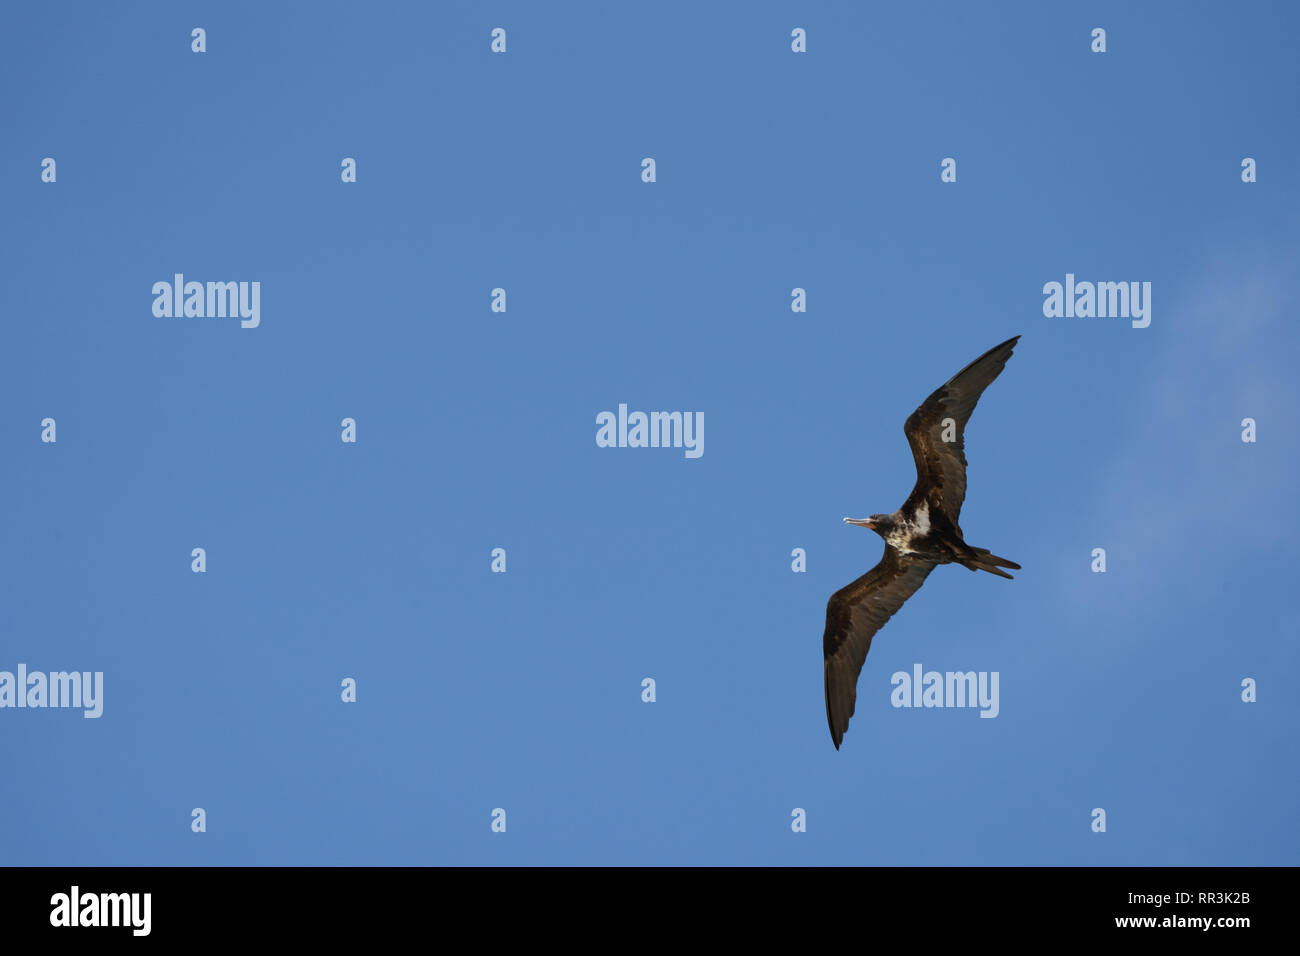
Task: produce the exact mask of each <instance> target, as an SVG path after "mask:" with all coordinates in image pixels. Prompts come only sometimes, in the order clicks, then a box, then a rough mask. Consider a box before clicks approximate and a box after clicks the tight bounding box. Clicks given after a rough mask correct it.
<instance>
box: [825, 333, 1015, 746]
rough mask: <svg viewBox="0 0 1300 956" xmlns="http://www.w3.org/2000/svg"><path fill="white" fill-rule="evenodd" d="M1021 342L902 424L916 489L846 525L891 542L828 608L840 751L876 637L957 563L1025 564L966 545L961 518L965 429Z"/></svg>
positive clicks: (832, 717) (996, 352)
mask: <svg viewBox="0 0 1300 956" xmlns="http://www.w3.org/2000/svg"><path fill="white" fill-rule="evenodd" d="M1019 340H1020V336H1018V335H1017V336H1016V337H1015V338H1013V339H1007V341H1005V342H1003V343H1002V344H1001V345H997V346H994V347H993V348H991V349H989V350H988V351H987V352H985V353H984V354H983V355H981V356H980V357H979V358H977V359H976V360H975V361H973V362H971V363H970V364H969V365H967V366H966V367H965V368H964V369H962V370H961V371H960V372H958V373H957V374H956V375H954V376H953V377H952V378H951V379H949V380H948V381H947V382H946V383H945V384H943V385H941V386H940V387H939V388H937V389H935V391H934V393H933V394H931V395H930V397H929V398H927V399H926V400H925V401H924V402H922V403H921V406H920V408H918V409H917V410H916V411H914V412H913V413H912V414H911V415H910V416H909V417H908V419H907V422H906V423H905V424H904V425H903V432H904V433H905V434H906V435H907V442H908V444H909V445H911V446H912V457H913V459H915V461H916V485H915V487H913V488H912V493H911V494H910V495H908V497H907V500H906V501H905V502H903V506H902V507H901V508H899V509H898V510H897V511H895V512H894V513H893V514H888V515H871V517H869V518H845V519H844V521H845V523H846V524H853V525H858V526H859V527H862V528H870V529H871V530H872V531H874V532H876V534H878V535H880V536H881V537H882V538H884V539H885V553H884V555H882V556H881V558H880V563H879V564H877V565H876V566H875V567H874V568H872V569H871V570H870V571H868V572H867V573H866V574H864V575H862V577H860V578H858V579H857V580H856V581H854V582H853V583H852V584H850V585H847V586H846V587H843V588H840V590H838V591H836V592H835V593H834V594H832V595H831V599H830V601H828V602H827V604H826V634H825V636H824V637H823V638H822V653H823V654H824V655H825V658H826V720H827V722H828V723H829V724H830V727H831V740H833V741H834V742H835V749H836V750H839V749H840V741H842V740H843V739H844V732H845V731H846V730H848V728H849V718H850V717H852V716H853V706H854V704H855V703H856V701H857V697H858V690H857V685H858V674H859V673H861V671H862V663H863V661H865V660H866V659H867V651H868V650H870V648H871V638H872V637H874V636H875V633H876V632H877V631H878V630H880V629H881V628H882V627H884V626H885V622H887V621H888V620H889V619H890V618H891V617H893V616H894V613H895V612H896V611H897V610H898V609H899V608H900V607H902V606H903V602H905V601H906V600H907V599H908V598H910V597H911V596H912V595H913V594H915V593H916V591H917V589H918V588H920V586H921V585H922V584H924V583H925V579H926V576H927V575H929V573H930V572H931V571H932V570H934V567H935V565H938V564H951V563H953V562H956V563H957V564H960V565H963V566H964V567H967V568H970V569H971V570H972V571H988V572H989V573H990V574H996V575H998V576H999V577H1004V578H1009V577H1011V575H1009V574H1007V573H1006V572H1005V571H1002V570H1000V569H1001V568H1013V569H1015V570H1019V569H1020V565H1018V564H1016V563H1015V562H1014V561H1008V560H1007V559H1006V558H1000V557H998V556H997V555H996V554H993V553H992V552H991V551H989V550H987V549H985V548H975V547H972V546H970V545H968V544H967V543H966V542H965V540H963V538H962V533H961V526H960V525H958V524H957V518H958V517H959V516H960V514H961V505H962V501H963V500H964V499H965V497H966V453H965V433H966V422H967V421H969V420H970V416H971V412H973V411H974V410H975V403H976V402H978V401H979V398H980V395H982V394H983V393H984V389H986V388H988V387H989V383H991V382H992V381H993V380H994V379H995V378H997V377H998V375H999V374H1000V373H1001V372H1002V369H1003V367H1004V366H1005V365H1006V364H1007V359H1009V358H1010V357H1011V350H1012V349H1013V348H1015V345H1016V342H1018V341H1019Z"/></svg>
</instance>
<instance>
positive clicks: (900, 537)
mask: <svg viewBox="0 0 1300 956" xmlns="http://www.w3.org/2000/svg"><path fill="white" fill-rule="evenodd" d="M929 533H930V505H929V504H928V503H927V502H924V501H923V502H921V504H920V506H919V507H918V508H917V509H916V513H915V514H913V515H912V523H911V524H902V523H900V524H898V525H897V526H895V527H894V528H893V530H891V531H890V532H889V534H887V535H886V536H885V540H886V541H888V542H889V544H890V545H891V546H892V547H893V548H894V550H896V551H898V552H899V553H900V554H917V553H918V552H917V551H916V550H915V549H914V548H912V547H911V544H912V542H913V541H915V540H916V539H917V538H924V537H925V536H926V535H928V534H929Z"/></svg>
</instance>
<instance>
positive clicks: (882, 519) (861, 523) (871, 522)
mask: <svg viewBox="0 0 1300 956" xmlns="http://www.w3.org/2000/svg"><path fill="white" fill-rule="evenodd" d="M844 523H845V524H855V525H857V526H858V527H860V528H870V529H871V530H872V531H874V532H876V534H878V535H880V536H881V537H884V535H885V532H887V531H889V529H890V528H892V527H893V526H894V519H893V518H891V517H890V516H889V515H872V516H871V517H869V518H845V519H844Z"/></svg>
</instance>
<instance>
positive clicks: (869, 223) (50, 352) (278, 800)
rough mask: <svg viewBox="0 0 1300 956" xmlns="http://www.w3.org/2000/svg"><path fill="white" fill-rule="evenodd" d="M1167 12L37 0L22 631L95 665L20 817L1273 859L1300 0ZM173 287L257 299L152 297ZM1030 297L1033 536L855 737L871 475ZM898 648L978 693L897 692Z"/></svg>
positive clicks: (1286, 564)
mask: <svg viewBox="0 0 1300 956" xmlns="http://www.w3.org/2000/svg"><path fill="white" fill-rule="evenodd" d="M1132 7H1133V5H1129V4H1075V5H1062V4H1051V5H1040V4H1031V3H1023V4H1000V5H998V6H997V7H996V8H995V9H983V10H981V9H976V8H974V7H973V6H970V5H965V4H962V5H946V6H945V5H939V6H937V7H936V6H934V5H927V6H926V7H925V8H924V9H922V8H921V7H920V6H916V5H910V4H905V5H895V6H892V7H890V6H881V5H863V4H842V5H832V4H818V5H815V7H813V8H811V9H810V8H809V7H808V5H805V4H777V3H766V4H750V3H746V4H738V3H737V4H718V5H705V6H701V5H698V4H677V3H662V4H655V5H654V6H653V7H649V8H647V7H645V6H635V7H633V6H623V5H614V4H611V5H599V6H598V5H596V4H548V5H545V6H539V5H537V4H532V3H518V4H516V3H494V4H490V5H481V4H470V3H463V4H409V5H406V4H403V5H398V4H376V5H373V6H367V5H350V4H348V5H329V4H311V5H301V6H293V7H290V6H288V5H284V4H257V3H230V4H226V3H222V4H197V5H186V6H177V5H175V4H170V3H154V4H144V3H133V4H129V5H123V6H117V7H113V8H111V9H110V8H106V7H105V8H91V7H89V6H88V5H77V4H46V5H28V6H26V7H24V8H23V9H22V10H17V9H15V10H13V11H10V12H9V13H8V14H7V19H8V21H9V22H8V23H7V24H6V29H5V30H3V31H0V82H2V84H3V88H4V89H5V90H6V91H7V96H6V97H5V102H4V106H3V110H4V119H5V128H6V131H7V133H6V137H5V147H4V149H3V150H0V180H2V181H3V183H4V184H5V185H4V187H3V206H4V214H3V216H0V252H2V253H3V258H4V261H5V263H6V268H5V269H3V270H2V271H0V283H2V285H0V288H2V290H3V301H4V303H5V317H6V320H5V323H4V332H3V335H4V339H3V348H0V441H3V445H4V448H5V449H6V453H7V459H6V467H5V468H4V469H3V470H0V490H2V491H3V496H4V501H5V502H6V504H5V507H4V508H3V509H0V574H2V575H3V578H4V581H5V582H6V588H5V600H4V601H3V602H0V635H3V638H2V640H0V670H9V671H13V670H15V669H16V667H17V665H19V664H20V663H22V664H25V665H26V666H27V668H28V669H29V670H40V671H57V670H78V671H102V672H103V673H104V710H103V716H102V717H100V718H99V719H96V720H90V719H83V718H82V716H81V714H80V712H79V711H75V710H56V709H44V710H41V709H35V710H33V709H21V710H18V709H0V759H2V760H3V763H4V765H5V766H6V767H7V768H9V769H8V772H6V773H4V774H0V847H3V848H4V849H3V851H2V852H0V861H3V862H5V863H15V864H172V865H188V864H250V863H251V864H542V863H560V864H672V863H685V864H877V863H879V864H1174V865H1181V864H1295V863H1296V862H1298V860H1300V832H1298V830H1297V825H1296V822H1295V817H1294V808H1295V805H1296V802H1297V798H1298V797H1300V784H1298V782H1297V776H1296V771H1295V766H1294V759H1293V758H1294V741H1295V738H1296V734H1297V731H1298V730H1300V705H1298V704H1297V702H1296V696H1295V693H1294V684H1293V683H1288V682H1294V679H1295V676H1294V675H1295V674H1296V673H1297V667H1298V665H1300V653H1298V651H1297V633H1298V631H1300V615H1298V614H1297V612H1296V610H1295V605H1294V603H1293V602H1292V600H1291V597H1292V587H1293V586H1292V582H1291V577H1292V575H1291V573H1290V570H1291V568H1292V567H1293V566H1294V563H1295V561H1296V560H1297V558H1300V553H1298V551H1300V549H1298V547H1297V544H1296V539H1295V535H1294V529H1295V527H1296V524H1297V513H1296V504H1295V497H1294V491H1295V474H1296V466H1297V455H1296V450H1295V445H1294V440H1293V438H1294V435H1295V433H1296V423H1295V417H1294V416H1295V409H1296V407H1297V404H1298V402H1297V399H1300V396H1298V395H1297V387H1296V384H1295V377H1294V366H1295V359H1296V355H1297V345H1300V337H1298V335H1297V332H1296V327H1295V323H1294V320H1293V317H1292V316H1291V314H1290V311H1289V307H1290V306H1291V305H1292V303H1294V301H1295V299H1296V294H1295V293H1296V291H1297V286H1298V284H1300V276H1298V275H1297V262H1300V255H1298V253H1300V242H1298V241H1297V240H1298V236H1297V232H1298V230H1300V217H1297V215H1296V212H1297V207H1298V203H1297V200H1298V196H1297V188H1298V187H1297V183H1296V181H1295V178H1294V177H1293V176H1292V175H1291V174H1290V164H1291V163H1292V161H1293V159H1294V157H1295V156H1296V155H1297V152H1298V151H1300V136H1298V135H1297V127H1296V124H1295V122H1294V114H1295V106H1296V102H1297V92H1298V90H1297V86H1298V80H1297V69H1296V60H1295V55H1294V50H1293V48H1292V38H1293V37H1294V36H1295V34H1296V29H1297V26H1298V25H1300V24H1298V23H1297V20H1298V19H1300V17H1298V16H1297V13H1296V10H1295V8H1294V7H1293V6H1292V5H1289V4H1283V3H1277V4H1263V3H1252V4H1247V5H1245V6H1244V7H1235V8H1232V9H1231V10H1229V9H1228V8H1226V7H1223V6H1220V5H1211V4H1177V5H1174V4H1142V5H1139V8H1138V9H1133V8H1132ZM196 26H201V27H203V28H204V29H206V31H207V52H206V53H203V54H195V53H193V52H191V49H190V42H191V41H190V31H191V29H192V28H194V27H196ZM1099 26H1100V27H1103V28H1105V29H1106V31H1107V51H1106V52H1105V53H1104V54H1097V53H1092V52H1091V51H1090V49H1089V47H1090V32H1091V30H1092V29H1093V28H1094V27H1099ZM494 27H502V28H504V29H505V30H506V31H507V52H506V53H505V54H496V55H494V54H493V53H492V52H491V51H490V50H489V43H490V39H491V38H490V32H491V30H492V29H493V28H494ZM795 27H802V28H804V29H806V31H807V36H808V41H807V44H808V52H807V53H804V54H795V53H793V52H791V50H790V31H791V30H792V29H793V28H795ZM45 157H52V158H54V159H55V160H56V162H57V181H56V182H54V183H45V182H42V181H41V161H42V160H43V159H44V158H45ZM344 157H353V158H355V159H356V161H357V180H358V181H357V182H356V183H348V184H345V183H343V182H341V181H340V163H341V161H342V159H343V158H344ZM644 157H653V158H654V159H655V161H656V164H657V169H656V173H657V181H656V182H654V183H645V182H642V180H641V161H642V159H643V158H644ZM945 157H952V158H954V159H955V160H956V161H957V182H955V183H942V182H940V178H939V173H940V162H941V160H943V159H944V158H945ZM1244 157H1252V158H1254V159H1255V160H1256V161H1257V164H1258V181H1257V182H1255V183H1250V184H1247V183H1243V182H1242V181H1241V175H1240V174H1241V161H1242V159H1243V158H1244ZM177 272H181V273H184V274H185V275H186V277H187V278H189V279H195V280H199V281H233V280H238V281H258V282H260V284H261V285H260V288H261V324H260V326H259V327H257V328H256V329H244V328H241V327H240V325H239V323H238V322H237V321H235V320H231V319H211V320H208V319H183V318H158V317H155V316H154V314H153V312H152V303H153V295H152V294H151V288H152V286H153V284H154V283H155V282H157V281H160V280H162V281H170V280H171V277H172V276H173V274H174V273H177ZM1067 273H1073V274H1075V275H1076V276H1077V277H1078V278H1079V279H1080V280H1084V279H1091V280H1094V281H1149V282H1151V284H1152V321H1151V324H1150V326H1149V327H1148V328H1145V329H1135V328H1132V327H1131V325H1130V323H1129V322H1128V321H1126V320H1124V319H1117V318H1047V317H1045V316H1044V315H1043V310H1042V305H1043V293H1042V287H1043V285H1044V283H1047V282H1051V281H1058V282H1059V281H1063V280H1064V277H1065V275H1066V274H1067ZM498 287H500V288H504V289H505V290H506V292H507V302H508V309H507V311H506V312H505V313H494V312H492V311H491V309H490V301H491V299H490V294H491V290H492V289H494V288H498ZM796 287H798V288H803V289H806V290H807V302H808V309H807V312H805V313H794V312H792V311H791V308H790V301H791V290H792V289H794V288H796ZM1016 334H1021V335H1023V338H1022V340H1021V342H1020V344H1019V346H1018V348H1017V351H1016V354H1015V356H1014V357H1013V358H1012V359H1011V361H1010V363H1009V364H1008V366H1007V368H1006V371H1005V372H1004V373H1003V375H1002V377H1001V378H1000V379H999V380H998V381H997V382H995V383H994V385H993V386H992V387H991V388H990V389H989V391H988V392H987V393H986V394H985V396H984V398H983V400H982V401H981V404H980V406H979V409H978V410H977V412H976V413H975V415H974V417H973V419H972V421H971V425H970V427H969V429H968V430H967V439H966V442H967V454H968V458H969V460H970V480H969V497H968V499H967V503H966V507H965V509H964V511H963V513H962V527H963V529H964V531H965V533H966V536H967V538H968V540H970V541H971V542H972V543H973V544H976V545H979V546H983V547H988V548H991V549H992V550H993V551H994V552H995V553H997V554H1001V555H1006V556H1008V557H1010V558H1012V559H1013V560H1015V561H1017V562H1019V563H1020V564H1022V565H1023V570H1022V571H1021V572H1017V573H1016V580H1014V581H1004V580H1000V579H996V578H993V577H991V576H989V575H983V574H981V575H978V576H976V575H972V574H970V573H969V572H967V571H965V570H964V569H961V568H958V567H944V568H939V569H937V570H936V571H935V573H934V574H932V575H931V577H930V579H929V581H928V582H927V584H926V585H925V587H924V588H923V589H922V590H921V591H920V592H919V593H918V594H917V595H916V597H914V598H913V599H912V600H911V601H910V602H909V603H908V604H907V605H906V606H905V607H904V608H903V609H902V610H901V611H900V612H899V613H898V615H897V616H896V617H895V618H894V619H893V620H892V621H891V622H890V624H889V625H888V626H887V627H886V628H885V629H884V630H883V631H882V632H881V633H880V634H879V635H877V637H876V639H875V642H874V646H873V648H872V651H871V653H870V655H869V656H868V658H867V663H866V667H865V668H864V670H863V673H862V677H861V680H860V683H859V691H858V706H857V715H856V716H855V718H854V720H853V723H852V725H851V727H850V729H849V732H848V735H847V736H846V738H845V742H844V747H843V749H842V750H840V751H839V752H837V751H836V750H835V749H834V747H833V746H832V744H831V741H830V736H829V733H828V731H827V728H826V717H825V707H824V703H823V696H822V655H821V638H822V627H823V623H824V614H825V604H826V599H827V597H828V596H829V595H830V593H831V592H832V591H834V590H836V589H837V588H839V587H841V586H843V585H844V584H846V583H848V582H849V581H851V580H852V579H853V578H855V577H857V576H858V575H859V574H861V573H863V572H864V571H866V570H867V569H868V568H869V567H870V566H871V565H872V564H874V563H875V562H876V560H877V559H878V558H879V555H880V543H879V541H878V539H877V538H876V537H875V536H874V535H871V534H870V533H869V532H866V531H862V530H860V529H856V528H848V527H845V526H844V525H843V524H842V523H841V521H840V519H841V517H842V516H844V515H859V516H860V515H864V514H868V513H871V512H888V511H892V510H893V509H894V508H896V507H898V505H899V504H901V503H902V501H903V500H904V498H906V496H907V494H908V492H909V490H910V489H911V486H912V482H913V481H914V472H913V467H912V462H911V456H910V454H909V453H908V448H907V445H906V441H905V439H904V437H903V434H902V423H903V420H904V419H905V418H906V417H907V415H908V414H909V413H910V412H911V411H912V409H913V408H915V407H916V405H917V404H918V403H919V402H920V401H921V400H922V399H923V398H924V397H925V396H926V395H927V394H928V393H929V392H930V391H931V390H932V389H934V388H935V387H936V386H938V385H939V384H941V383H942V382H943V381H945V380H946V379H947V378H948V377H949V376H950V375H952V374H953V373H954V372H955V371H957V370H958V369H959V368H961V367H962V366H963V365H964V364H966V363H967V362H968V361H970V360H971V359H973V358H974V357H975V356H976V355H978V354H980V353H981V352H983V351H984V350H986V349H987V348H989V347H991V346H992V345H994V344H996V343H998V342H1001V341H1002V340H1004V339H1006V338H1009V337H1010V336H1012V335H1016ZM619 403H627V404H628V405H629V407H630V408H631V409H641V410H646V411H650V410H687V411H698V412H702V413H703V414H704V418H705V421H706V426H707V427H706V430H705V452H704V454H703V455H702V456H701V457H700V458H698V459H694V460H691V459H687V458H686V457H685V456H684V455H683V454H682V451H681V450H680V449H632V448H623V449H610V448H599V447H597V445H596V442H595V432H596V426H595V419H596V416H597V414H599V413H600V412H602V411H606V410H616V409H617V407H618V405H619ZM47 417H51V418H54V419H55V420H56V422H57V442H56V443H54V444H49V443H44V442H42V441H41V424H40V423H41V421H42V419H44V418H47ZM345 417H350V418H353V419H355V421H356V422H357V438H358V440H357V441H356V443H355V444H345V443H343V442H342V441H341V440H340V431H341V428H340V422H341V421H342V419H344V418H345ZM1246 417H1250V418H1253V419H1255V420H1256V422H1257V429H1258V440H1257V441H1256V442H1255V443H1253V444H1248V443H1244V442H1242V441H1241V437H1240V435H1241V424H1240V423H1241V421H1242V419H1243V418H1246ZM196 547H202V548H204V549H205V550H206V554H207V571H206V572H205V573H202V574H195V573H193V572H192V571H191V570H190V562H191V557H190V555H191V550H192V549H193V548H196ZM498 547H499V548H504V549H505V550H506V554H507V571H506V573H505V574H494V573H492V572H491V569H490V565H491V552H492V549H494V548H498ZM1096 547H1104V548H1105V549H1106V552H1107V571H1106V573H1104V574H1097V573H1093V572H1092V571H1091V570H1090V563H1091V553H1092V550H1093V549H1094V548H1096ZM794 548H803V549H805V550H806V553H807V572H806V573H793V572H792V570H791V551H792V549H794ZM916 663H920V664H922V665H923V666H924V667H925V668H926V669H936V670H939V671H948V670H976V671H989V672H992V671H997V672H998V673H999V674H1000V712H999V715H998V717H997V718H996V719H991V720H985V719H979V718H978V715H977V713H976V711H974V710H970V709H956V708H952V709H895V708H893V707H891V705H890V692H891V689H892V688H891V685H890V675H891V674H893V673H894V672H895V671H899V670H904V671H910V670H911V669H912V667H913V665H914V664H916ZM345 677H351V678H354V679H355V680H356V682H357V688H358V689H357V698H358V699H357V701H356V702H355V703H346V704H345V703H343V702H342V701H341V700H340V681H342V680H343V679H344V678H345ZM645 677H652V678H654V680H655V681H656V683H657V700H656V701H655V702H654V703H653V704H647V703H643V702H642V700H641V696H640V695H641V681H642V679H643V678H645ZM1248 677H1249V678H1253V679H1255V680H1256V681H1257V682H1258V701H1257V702H1255V703H1249V704H1248V703H1244V702H1243V701H1242V700H1241V681H1242V680H1243V679H1244V678H1248ZM196 807H201V808H203V809H204V810H205V811H206V814H207V831H206V832H205V833H194V832H191V825H190V824H191V811H192V809H193V808H196ZM497 807H501V808H504V809H505V810H506V813H507V830H506V832H505V833H504V834H499V833H493V832H491V829H490V823H491V816H490V815H491V813H492V811H493V809H494V808H497ZM1097 807H1101V808H1104V809H1105V811H1106V814H1107V830H1106V832H1105V833H1095V832H1093V831H1092V829H1091V826H1090V824H1091V821H1092V818H1091V812H1092V810H1093V808H1097ZM794 808H803V809H804V810H805V811H806V814H807V832H804V833H794V832H792V829H791V812H792V810H793V809H794Z"/></svg>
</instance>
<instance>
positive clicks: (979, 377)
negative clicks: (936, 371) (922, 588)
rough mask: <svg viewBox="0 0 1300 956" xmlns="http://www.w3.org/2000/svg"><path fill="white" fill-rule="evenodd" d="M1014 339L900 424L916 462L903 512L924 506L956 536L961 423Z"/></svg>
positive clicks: (961, 487) (962, 463)
mask: <svg viewBox="0 0 1300 956" xmlns="http://www.w3.org/2000/svg"><path fill="white" fill-rule="evenodd" d="M1019 339H1020V336H1018V335H1017V336H1016V337H1015V338H1014V339H1007V340H1006V341H1005V342H1003V343H1002V344H1001V345H995V346H994V347H993V348H991V349H989V350H988V351H987V352H985V353H984V354H983V355H981V356H980V357H979V358H977V359H976V360H975V361H973V362H971V363H970V364H969V365H967V366H966V367H965V368H964V369H962V370H961V371H960V372H958V373H957V374H956V375H954V376H953V377H952V378H951V379H949V380H948V381H947V382H946V383H945V384H943V385H941V386H939V387H938V388H937V389H935V390H934V392H933V393H932V394H931V395H930V397H929V398H927V399H926V400H925V401H924V402H922V403H921V407H920V408H918V409H917V410H916V411H914V412H912V414H911V415H910V416H908V419H907V423H906V424H905V425H903V431H904V433H906V435H907V442H908V444H909V445H911V446H912V458H914V459H915V460H916V485H915V487H913V488H912V494H911V495H909V496H908V499H907V504H906V505H904V507H905V508H906V507H908V506H911V510H914V509H915V508H916V506H917V505H919V504H920V503H921V502H923V501H924V502H925V503H926V504H928V505H929V508H930V513H931V514H933V513H934V512H935V511H942V512H943V513H944V514H945V515H946V516H947V518H948V520H949V521H950V522H952V526H953V528H954V529H956V530H957V532H958V534H959V535H960V533H961V528H960V526H959V525H958V524H957V518H958V517H959V516H960V515H961V505H962V502H963V501H965V500H966V422H967V421H969V420H970V416H971V412H973V411H975V403H976V402H978V401H979V399H980V395H982V394H983V393H984V389H986V388H988V387H989V383H990V382H992V381H993V380H994V379H995V378H997V377H998V375H999V374H1001V372H1002V369H1003V367H1004V366H1006V364H1007V359H1009V358H1010V357H1011V350H1012V349H1014V348H1015V346H1016V342H1017V341H1019ZM945 438H947V439H948V440H947V441H945V440H944V439H945Z"/></svg>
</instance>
